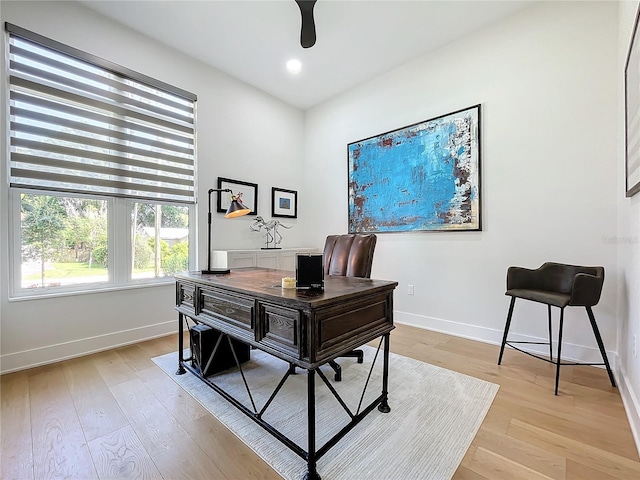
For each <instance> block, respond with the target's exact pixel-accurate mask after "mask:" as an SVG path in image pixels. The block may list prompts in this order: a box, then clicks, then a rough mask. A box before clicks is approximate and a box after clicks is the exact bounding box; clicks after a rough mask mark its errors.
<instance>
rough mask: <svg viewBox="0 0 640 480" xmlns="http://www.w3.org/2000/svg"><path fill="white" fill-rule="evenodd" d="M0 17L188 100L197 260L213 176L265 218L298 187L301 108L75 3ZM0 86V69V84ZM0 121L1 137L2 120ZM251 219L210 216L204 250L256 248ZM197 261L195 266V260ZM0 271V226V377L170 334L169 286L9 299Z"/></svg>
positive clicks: (2, 199) (297, 235) (293, 242)
mask: <svg viewBox="0 0 640 480" xmlns="http://www.w3.org/2000/svg"><path fill="white" fill-rule="evenodd" d="M0 14H1V19H2V22H3V25H4V22H5V21H8V22H11V23H14V24H16V25H19V26H21V27H24V28H26V29H29V30H32V31H35V32H37V33H40V34H42V35H45V36H47V37H49V38H52V39H54V40H58V41H60V42H63V43H65V44H67V45H70V46H73V47H76V48H79V49H81V50H84V51H87V52H89V53H92V54H94V55H97V56H100V57H103V58H105V59H108V60H110V61H113V62H115V63H118V64H120V65H123V66H125V67H128V68H131V69H133V70H136V71H139V72H141V73H143V74H146V75H149V76H151V77H155V78H158V79H159V80H162V81H164V82H167V83H169V84H173V85H175V86H177V87H180V88H183V89H185V90H188V91H190V92H193V93H195V94H196V95H198V140H197V141H198V166H199V169H198V195H199V197H200V199H201V202H202V203H201V205H202V207H201V208H200V209H199V210H200V211H199V213H198V225H199V226H200V227H201V228H200V229H199V233H198V240H199V247H198V251H199V254H200V258H201V259H206V253H205V251H206V229H205V228H202V227H204V226H205V225H206V198H207V195H206V192H207V190H208V189H209V188H211V187H216V180H217V177H218V176H220V177H228V178H233V179H237V180H243V181H248V182H252V183H257V184H259V189H258V214H259V215H262V216H264V217H265V218H267V219H270V218H271V205H270V204H271V187H272V186H276V187H281V188H286V189H290V190H302V187H303V176H302V156H303V141H304V136H303V131H304V116H303V113H302V112H301V111H299V110H297V109H295V108H293V107H291V106H288V105H286V104H284V103H283V102H281V101H279V100H276V99H274V98H273V97H271V96H268V95H266V94H264V93H262V92H260V91H258V90H256V89H254V88H253V87H250V86H248V85H246V84H244V83H242V82H240V81H238V80H236V79H234V78H232V77H230V76H228V75H226V74H223V73H221V72H219V71H217V70H215V69H213V68H210V67H208V66H206V65H204V64H202V63H200V62H198V61H195V60H194V59H191V58H189V57H185V56H184V55H183V54H181V53H178V52H175V51H173V50H170V49H168V48H165V47H163V46H162V45H159V44H158V43H157V42H155V41H152V40H149V39H148V38H146V37H143V36H141V35H139V34H137V33H135V32H133V31H131V30H129V29H127V28H125V27H123V26H121V25H118V24H116V23H114V22H112V21H110V20H108V19H106V18H105V17H102V16H100V15H98V14H96V13H95V12H93V11H91V10H89V9H87V8H85V7H83V6H81V5H78V4H74V3H67V2H41V3H40V2H2V11H1V12H0ZM185 34H188V32H186V33H185ZM2 48H3V50H4V40H3V41H2ZM5 81H6V79H5V78H4V69H2V85H5ZM2 97H3V98H2V102H3V103H2V105H1V107H2V111H3V112H4V111H5V110H4V108H5V103H4V102H6V98H4V97H5V96H4V95H3V96H2ZM2 122H3V124H2V131H5V123H4V122H6V119H5V118H4V115H2ZM2 147H3V148H2V158H1V164H2V169H3V170H2V173H3V175H2V183H1V190H0V224H1V225H7V224H8V212H7V201H8V188H7V183H6V142H5V141H3V142H2ZM301 196H302V195H301ZM298 210H299V212H298V213H299V215H300V216H303V215H304V214H305V212H304V210H303V208H302V207H299V209H298ZM252 221H253V217H244V218H238V219H233V220H224V219H223V218H222V215H221V214H216V215H215V218H214V229H215V234H214V241H213V246H214V248H259V247H261V246H262V245H263V240H262V236H261V235H260V234H258V233H254V232H250V231H249V229H248V226H249V224H251V223H252ZM287 223H290V224H295V223H296V222H295V221H291V222H287ZM222 228H224V230H223V229H222ZM285 232H286V233H285ZM283 236H284V237H285V238H284V241H283V244H282V246H283V247H297V246H302V240H303V229H302V227H301V226H296V227H294V228H292V229H291V230H286V231H284V232H283ZM199 265H200V266H204V265H203V260H200V262H199ZM8 271H9V269H8V232H7V228H1V229H0V272H1V273H0V285H2V290H1V293H0V316H1V318H2V323H1V329H0V333H1V344H0V353H1V356H0V361H1V371H2V372H6V371H11V370H14V369H18V368H24V367H27V366H30V365H35V364H40V363H47V362H50V361H55V360H58V359H61V358H65V357H67V356H73V355H78V354H82V353H86V352H88V351H91V350H95V349H103V348H110V347H113V346H114V345H118V344H122V343H127V342H132V341H136V340H139V339H142V338H148V337H152V336H157V335H162V334H166V333H169V332H172V331H175V328H176V320H175V319H176V314H175V312H174V311H173V302H174V298H175V296H174V287H173V285H167V286H162V287H149V288H140V289H130V290H121V291H116V292H109V293H95V294H86V295H76V296H69V297H61V298H56V299H41V300H31V301H12V302H9V301H8V298H7V290H8V277H7V275H8V273H7V272H8Z"/></svg>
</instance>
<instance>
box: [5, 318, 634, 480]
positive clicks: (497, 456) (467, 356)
mask: <svg viewBox="0 0 640 480" xmlns="http://www.w3.org/2000/svg"><path fill="white" fill-rule="evenodd" d="M176 348H177V337H176V335H172V336H169V337H164V338H160V339H156V340H151V341H148V342H144V343H140V344H138V345H132V346H127V347H122V348H117V349H114V350H109V351H106V352H102V353H97V354H94V355H90V356H86V357H82V358H77V359H74V360H69V361H65V362H60V363H57V364H53V365H48V366H44V367H39V368H34V369H31V370H26V371H22V372H17V373H13V374H9V375H4V376H2V378H1V398H2V406H1V419H0V420H1V424H0V425H1V429H2V432H1V437H2V445H1V447H2V449H1V454H0V455H1V456H0V461H1V463H2V469H1V475H0V477H1V478H2V479H18V480H26V479H33V478H35V479H42V478H68V479H81V480H84V479H92V478H100V479H106V478H137V479H165V480H174V479H182V478H194V479H239V480H240V479H278V478H280V477H279V476H278V475H277V474H276V473H275V472H274V471H273V470H272V469H271V468H270V467H269V466H268V465H266V464H265V463H264V462H263V461H262V460H261V459H259V458H258V457H257V456H256V455H255V454H254V453H253V452H252V451H251V450H250V449H249V448H248V447H246V446H245V445H244V444H243V443H242V442H240V441H239V440H238V439H237V438H236V437H235V436H234V435H233V434H231V433H230V432H229V431H228V430H227V429H226V428H225V427H224V426H222V425H221V424H220V423H219V422H218V421H217V420H216V419H215V418H213V417H212V416H211V415H209V414H208V412H207V411H206V410H204V408H202V407H201V406H200V404H199V403H197V402H196V401H195V400H193V399H192V398H191V397H190V396H189V395H188V394H187V393H185V392H184V391H183V390H182V389H181V388H180V387H178V386H177V384H176V383H174V382H173V381H172V380H171V379H170V378H169V377H168V376H166V375H165V374H164V373H163V372H162V371H161V370H160V369H159V368H158V367H156V366H155V364H154V363H153V362H152V361H151V359H152V358H153V357H155V356H157V355H161V354H164V353H168V352H171V351H174V350H176ZM391 349H392V351H394V352H396V353H399V354H401V355H405V356H409V357H412V358H415V359H418V360H422V361H424V362H429V363H432V364H434V365H438V366H441V367H445V368H448V369H451V370H455V371H458V372H461V373H465V374H467V375H472V376H474V377H478V378H482V379H484V380H487V381H490V382H494V383H498V384H499V385H500V390H499V392H498V394H497V396H496V398H495V400H494V402H493V405H492V407H491V409H490V410H489V413H488V415H487V417H486V419H485V421H484V423H483V424H482V427H481V428H480V431H479V432H478V434H477V436H476V438H475V440H474V442H473V444H472V446H471V448H470V449H469V451H468V452H467V455H466V456H465V457H464V459H463V461H462V464H461V465H460V467H459V468H458V471H457V472H456V474H455V476H454V479H455V480H482V479H492V480H519V479H522V480H537V479H558V480H560V479H568V480H569V479H570V480H590V479H593V480H609V479H614V478H616V479H629V480H638V479H640V460H639V459H638V451H637V449H636V446H635V444H634V442H633V438H632V434H631V431H630V428H629V425H628V422H627V420H626V416H625V412H624V408H623V406H622V401H621V399H620V395H619V394H618V392H617V390H616V389H615V388H612V387H611V386H610V384H609V381H608V378H607V375H606V372H605V371H604V370H601V369H597V368H594V367H563V369H562V372H561V383H560V395H559V396H558V397H556V396H554V395H553V382H554V368H553V366H552V365H549V364H547V363H545V362H541V361H539V360H535V359H533V358H530V357H528V356H527V355H523V354H521V353H518V352H515V351H513V350H509V351H507V352H506V353H505V358H504V360H503V365H502V366H497V365H496V359H497V356H498V347H496V346H493V345H487V344H483V343H479V342H474V341H471V340H465V339H461V338H456V337H451V336H448V335H443V334H439V333H434V332H429V331H425V330H420V329H415V328H411V327H406V326H402V325H400V326H398V328H397V329H396V330H394V332H393V333H392V336H391ZM274 441H275V440H274ZM325 480H329V479H325ZM360 480H365V479H360ZM393 480H403V479H393Z"/></svg>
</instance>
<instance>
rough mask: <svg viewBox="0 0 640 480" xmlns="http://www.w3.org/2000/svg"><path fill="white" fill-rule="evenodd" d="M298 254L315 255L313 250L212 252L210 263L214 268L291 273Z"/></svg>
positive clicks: (286, 249) (284, 249)
mask: <svg viewBox="0 0 640 480" xmlns="http://www.w3.org/2000/svg"><path fill="white" fill-rule="evenodd" d="M298 253H316V250H315V249H314V248H281V249H273V250H262V249H256V250H214V251H213V252H212V256H211V261H212V264H213V265H212V266H213V267H214V268H243V267H263V268H274V269H277V270H288V271H290V272H293V271H295V269H296V254H298Z"/></svg>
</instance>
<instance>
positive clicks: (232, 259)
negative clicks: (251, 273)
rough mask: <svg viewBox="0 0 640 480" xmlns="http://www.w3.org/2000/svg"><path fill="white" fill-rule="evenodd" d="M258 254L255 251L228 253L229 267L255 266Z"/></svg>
mask: <svg viewBox="0 0 640 480" xmlns="http://www.w3.org/2000/svg"><path fill="white" fill-rule="evenodd" d="M255 266H256V255H255V253H248V252H243V253H236V252H228V253H227V267H228V268H243V267H255Z"/></svg>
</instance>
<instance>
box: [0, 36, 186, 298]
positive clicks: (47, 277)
mask: <svg viewBox="0 0 640 480" xmlns="http://www.w3.org/2000/svg"><path fill="white" fill-rule="evenodd" d="M6 28H7V32H8V34H9V59H10V63H9V71H8V73H9V75H8V77H9V110H10V111H9V114H10V127H9V128H10V132H9V133H10V158H9V160H10V163H9V182H10V187H11V191H12V194H11V201H12V217H13V232H14V233H13V236H12V242H11V245H12V259H13V264H14V268H13V282H12V283H13V293H14V294H15V295H18V296H19V295H33V294H38V293H55V292H57V291H59V292H68V291H77V290H87V289H88V290H91V289H95V288H105V287H110V288H111V287H119V286H124V285H131V284H137V283H145V282H150V281H152V282H156V281H159V280H161V279H162V278H167V279H168V277H170V276H171V275H173V274H174V273H176V272H180V271H185V270H187V269H188V268H189V267H190V265H193V264H194V263H195V262H194V261H193V257H194V253H193V248H190V246H192V245H193V243H194V242H193V241H189V240H190V239H192V238H193V232H191V229H190V228H189V226H190V225H192V224H193V221H192V219H193V218H194V214H195V206H194V205H195V189H194V179H195V102H196V97H195V95H193V94H191V93H188V92H185V91H183V90H180V89H178V88H176V87H172V86H170V85H167V84H165V83H162V82H160V81H157V80H154V79H151V78H149V77H146V76H144V75H141V74H139V73H136V72H133V71H131V70H128V69H126V68H124V67H120V66H118V65H115V64H112V63H110V62H108V61H106V60H103V59H100V58H97V57H94V56H92V55H89V54H87V53H84V52H81V51H79V50H76V49H74V48H71V47H68V46H66V45H62V44H60V43H58V42H55V41H53V40H50V39H47V38H44V37H42V36H40V35H38V34H35V33H33V32H29V31H27V30H24V29H22V28H20V27H17V26H15V25H11V24H7V25H6Z"/></svg>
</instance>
